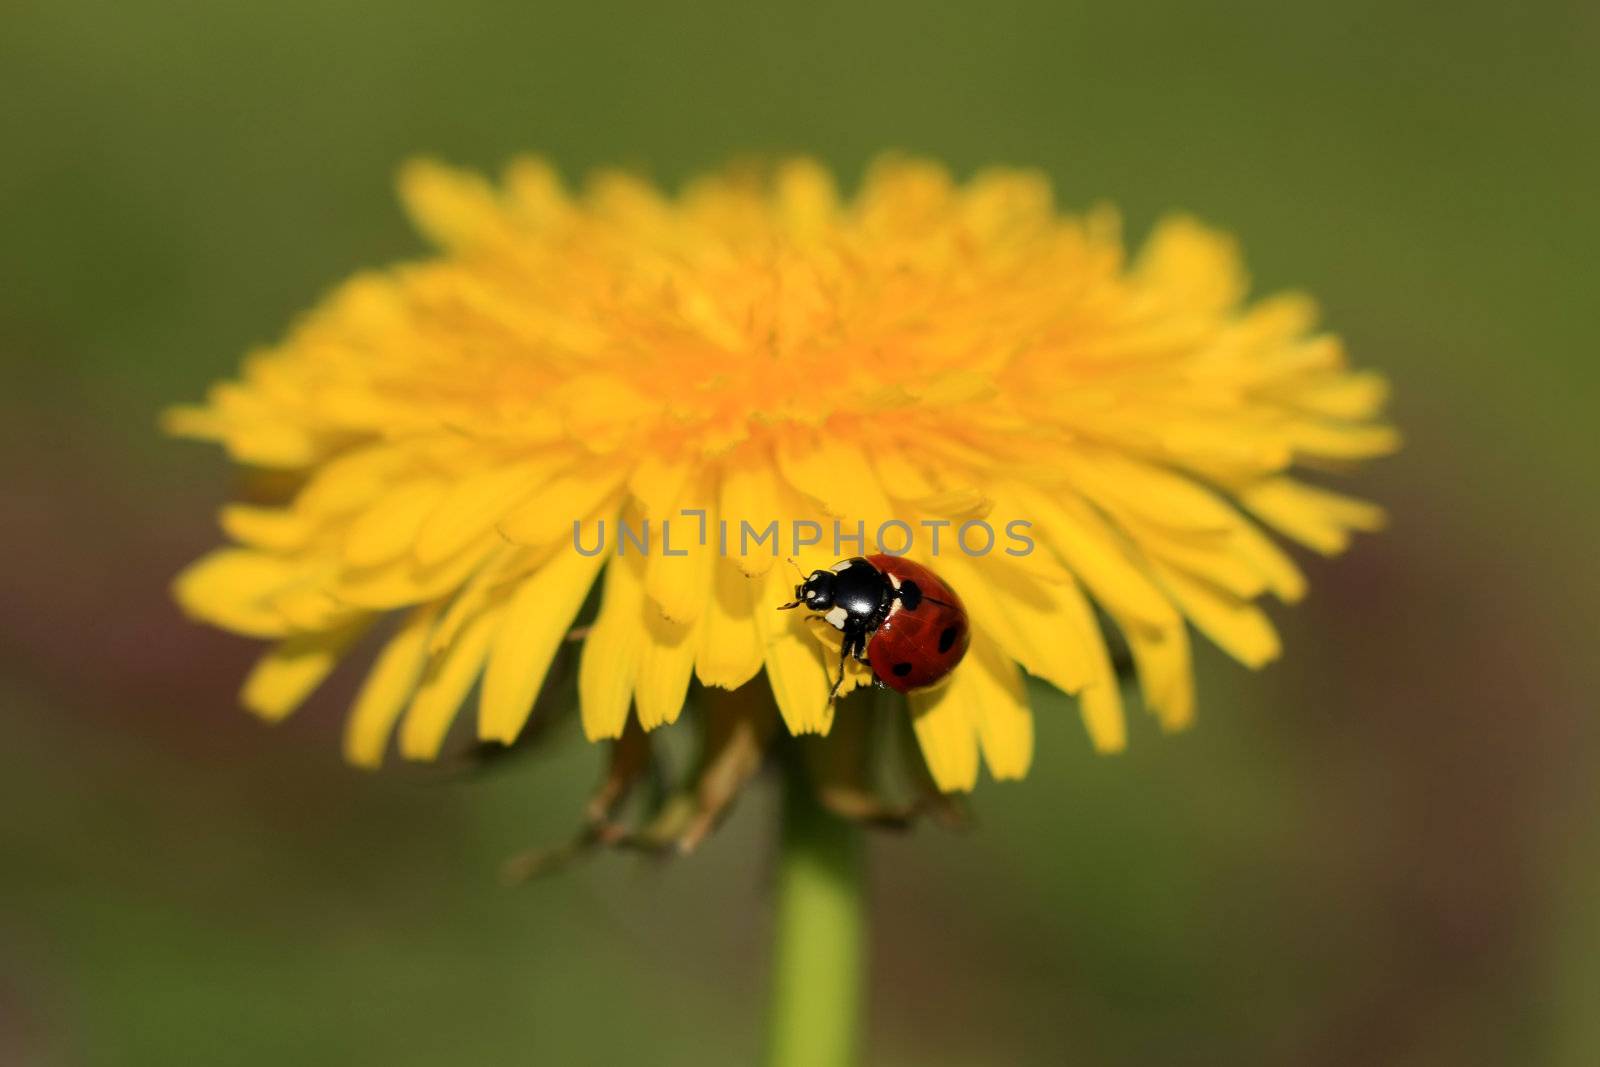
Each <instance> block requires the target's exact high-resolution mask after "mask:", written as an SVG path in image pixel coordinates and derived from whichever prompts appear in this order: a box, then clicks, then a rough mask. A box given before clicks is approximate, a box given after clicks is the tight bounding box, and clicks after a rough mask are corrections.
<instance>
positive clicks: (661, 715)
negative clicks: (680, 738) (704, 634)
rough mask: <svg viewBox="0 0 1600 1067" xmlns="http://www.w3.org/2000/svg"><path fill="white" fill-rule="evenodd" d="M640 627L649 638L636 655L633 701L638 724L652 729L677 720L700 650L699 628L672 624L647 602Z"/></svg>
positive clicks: (691, 624)
mask: <svg viewBox="0 0 1600 1067" xmlns="http://www.w3.org/2000/svg"><path fill="white" fill-rule="evenodd" d="M643 615H644V617H643V619H642V620H641V622H640V625H641V626H642V627H643V628H644V631H645V633H646V634H647V635H648V640H646V641H645V643H644V648H643V650H642V651H641V653H640V656H639V677H638V679H637V680H636V682H635V683H634V691H633V700H634V706H635V708H636V709H637V712H638V715H639V725H640V726H643V727H644V728H645V729H646V730H654V729H655V728H656V727H657V726H661V725H663V724H665V723H673V722H677V721H678V713H679V712H681V711H682V710H683V698H684V694H686V693H687V692H688V690H689V676H690V675H691V674H693V673H694V658H695V652H696V650H697V649H698V648H699V644H700V642H699V630H700V628H699V625H698V624H696V623H687V622H674V621H673V620H671V619H667V618H665V617H663V616H662V614H661V613H660V612H659V611H658V610H656V607H655V605H653V604H651V603H650V602H649V601H648V600H647V601H646V602H645V604H644V606H643Z"/></svg>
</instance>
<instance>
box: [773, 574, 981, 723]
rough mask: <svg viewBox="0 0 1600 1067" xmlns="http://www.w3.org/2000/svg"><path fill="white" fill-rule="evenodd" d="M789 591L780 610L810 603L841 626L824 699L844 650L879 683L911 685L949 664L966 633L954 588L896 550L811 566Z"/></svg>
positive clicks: (922, 683)
mask: <svg viewBox="0 0 1600 1067" xmlns="http://www.w3.org/2000/svg"><path fill="white" fill-rule="evenodd" d="M802 573H803V572H802ZM794 596H795V599H794V601H793V602H792V603H789V604H784V605H782V606H781V607H780V608H779V610H780V611H788V610H789V609H791V608H798V607H802V606H804V607H807V608H810V609H811V610H812V611H815V612H817V613H818V614H819V615H821V616H822V618H823V620H824V621H826V622H827V623H828V625H830V626H832V627H833V628H834V629H836V630H838V631H839V632H840V633H842V634H844V644H843V645H841V646H840V648H839V677H838V680H836V681H835V682H834V683H833V692H832V693H831V694H830V695H829V699H830V700H832V699H833V698H834V697H835V696H837V695H838V693H839V687H840V686H842V685H843V684H844V665H845V661H846V660H847V659H848V658H849V657H850V656H855V658H856V659H857V660H859V661H860V662H862V663H865V664H866V665H867V666H869V667H871V668H872V673H873V675H874V676H875V677H876V678H877V679H878V684H879V685H885V686H888V687H889V688H890V689H893V690H895V691H896V692H900V693H910V692H912V691H914V690H917V689H925V688H927V687H928V686H930V685H933V684H935V683H936V682H938V681H939V680H940V679H942V678H944V676H945V675H947V674H949V673H950V672H951V671H952V670H954V669H955V667H956V664H958V663H960V662H961V658H962V657H963V656H965V655H966V654H967V645H968V644H970V643H971V640H972V635H971V632H970V631H969V629H968V626H967V609H966V608H965V607H964V606H963V605H962V603H961V598H960V597H959V596H957V595H956V591H955V590H954V589H951V588H950V587H949V586H948V585H946V584H945V583H944V581H943V580H942V579H941V578H940V577H939V576H938V575H937V574H934V573H933V572H932V571H930V570H929V569H928V568H926V567H924V566H923V565H922V564H920V563H913V562H912V561H911V560H909V559H902V558H901V557H899V556H885V555H876V556H852V557H851V558H850V559H847V560H844V561H843V562H841V563H837V564H835V565H834V566H833V567H832V569H830V570H825V571H823V570H816V571H812V572H811V574H810V575H808V576H807V577H806V579H805V581H803V582H801V583H800V584H799V585H797V586H795V590H794Z"/></svg>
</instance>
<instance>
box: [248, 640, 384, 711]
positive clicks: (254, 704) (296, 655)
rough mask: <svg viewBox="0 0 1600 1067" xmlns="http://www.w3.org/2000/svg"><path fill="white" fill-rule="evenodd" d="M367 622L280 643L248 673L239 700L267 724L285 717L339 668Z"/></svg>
mask: <svg viewBox="0 0 1600 1067" xmlns="http://www.w3.org/2000/svg"><path fill="white" fill-rule="evenodd" d="M365 629H366V620H365V619H363V620H362V621H361V622H360V623H356V624H351V625H349V626H345V627H342V628H340V629H337V630H329V631H326V632H324V633H314V634H296V635H294V636H293V637H290V638H288V639H287V640H285V641H283V642H281V643H279V644H278V645H277V647H275V648H274V649H273V650H272V651H271V652H268V653H267V654H266V655H265V656H263V657H261V659H259V660H257V661H256V665H255V667H254V668H252V669H251V671H250V674H249V675H248V676H247V677H246V678H245V680H244V689H243V691H242V692H241V693H240V699H241V700H242V701H243V702H244V706H245V707H247V708H249V709H250V710H251V711H253V712H255V713H256V714H257V715H259V716H261V717H262V718H263V719H266V720H268V721H270V722H276V721H277V720H279V719H282V718H284V717H286V716H287V715H288V714H289V713H290V712H292V711H294V709H296V708H298V707H299V706H300V705H301V704H302V703H303V702H304V701H305V699H306V697H308V696H310V695H311V693H312V691H313V690H314V689H316V688H317V686H319V685H321V684H322V681H323V679H324V678H326V677H327V676H328V674H329V673H330V672H331V671H332V670H333V668H334V667H335V666H336V665H337V664H338V662H339V658H340V657H341V656H343V655H344V652H345V649H347V648H349V647H350V643H351V642H352V641H354V640H355V639H356V638H357V637H359V636H361V634H362V632H363V631H365Z"/></svg>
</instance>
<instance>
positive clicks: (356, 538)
mask: <svg viewBox="0 0 1600 1067" xmlns="http://www.w3.org/2000/svg"><path fill="white" fill-rule="evenodd" d="M445 495H446V493H445V485H444V483H443V482H441V481H438V480H437V479H432V478H428V479H422V480H419V481H412V482H406V483H404V484H402V485H398V486H396V487H395V488H394V489H392V490H391V491H389V492H388V493H385V494H384V495H383V496H382V497H380V498H378V500H377V501H375V502H374V503H373V504H372V506H370V507H369V508H367V509H366V510H365V511H363V512H362V513H361V514H360V515H359V516H357V518H356V519H355V521H354V522H352V523H351V524H350V528H349V529H348V530H346V531H345V536H344V548H343V555H344V561H345V562H346V563H348V564H350V566H352V567H376V566H378V565H379V564H383V563H388V562H390V561H392V560H396V559H399V558H400V557H401V556H403V555H405V554H406V552H407V551H409V550H410V549H411V547H412V546H413V545H414V544H416V540H417V533H418V531H419V530H421V529H422V523H423V521H424V520H425V519H427V517H428V515H429V514H430V513H431V512H432V511H433V510H434V509H436V508H437V507H438V506H439V502H440V501H441V500H443V499H444V498H445Z"/></svg>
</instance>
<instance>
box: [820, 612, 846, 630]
mask: <svg viewBox="0 0 1600 1067" xmlns="http://www.w3.org/2000/svg"><path fill="white" fill-rule="evenodd" d="M822 618H823V619H824V620H825V621H826V622H827V624H828V625H829V626H832V627H833V628H834V629H835V630H843V629H844V624H845V621H846V620H847V619H849V618H850V613H849V612H848V611H846V610H845V609H844V608H842V607H834V608H832V609H831V610H830V611H828V613H827V614H825V615H823V616H822Z"/></svg>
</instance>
